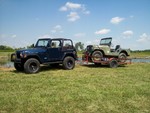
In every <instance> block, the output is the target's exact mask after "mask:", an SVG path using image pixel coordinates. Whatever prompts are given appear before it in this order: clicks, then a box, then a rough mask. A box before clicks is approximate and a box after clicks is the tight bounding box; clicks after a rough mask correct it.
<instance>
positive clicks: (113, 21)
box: [110, 17, 125, 24]
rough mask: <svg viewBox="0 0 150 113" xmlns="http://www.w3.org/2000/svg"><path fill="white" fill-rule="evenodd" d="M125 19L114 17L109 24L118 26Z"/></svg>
mask: <svg viewBox="0 0 150 113" xmlns="http://www.w3.org/2000/svg"><path fill="white" fill-rule="evenodd" d="M124 19H125V18H121V17H114V18H112V19H111V20H110V22H111V23H112V24H119V23H120V22H122V21H123V20H124Z"/></svg>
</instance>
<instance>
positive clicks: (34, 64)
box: [24, 58, 40, 74]
mask: <svg viewBox="0 0 150 113" xmlns="http://www.w3.org/2000/svg"><path fill="white" fill-rule="evenodd" d="M39 70H40V62H39V61H38V60H37V59H35V58H30V59H28V60H27V61H26V62H25V64H24V71H25V73H28V74H33V73H37V72H38V71H39Z"/></svg>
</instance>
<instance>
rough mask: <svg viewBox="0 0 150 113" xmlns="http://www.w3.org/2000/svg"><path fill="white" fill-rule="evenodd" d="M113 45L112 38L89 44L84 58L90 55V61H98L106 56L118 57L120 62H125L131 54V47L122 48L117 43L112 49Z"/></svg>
mask: <svg viewBox="0 0 150 113" xmlns="http://www.w3.org/2000/svg"><path fill="white" fill-rule="evenodd" d="M111 46H112V38H111V37H109V38H102V39H101V41H100V45H88V46H87V47H86V50H85V52H84V53H83V58H82V59H85V58H86V56H87V55H88V56H90V57H88V58H89V59H88V61H90V62H94V63H95V64H98V63H97V62H99V61H102V60H103V59H104V58H118V59H120V62H125V61H126V60H125V59H126V58H127V56H129V55H130V49H122V48H121V47H120V45H116V48H115V49H111Z"/></svg>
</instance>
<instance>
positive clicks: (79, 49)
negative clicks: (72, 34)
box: [75, 42, 84, 51]
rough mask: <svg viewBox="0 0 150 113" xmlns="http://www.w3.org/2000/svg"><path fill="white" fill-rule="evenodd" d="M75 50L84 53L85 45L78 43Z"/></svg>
mask: <svg viewBox="0 0 150 113" xmlns="http://www.w3.org/2000/svg"><path fill="white" fill-rule="evenodd" d="M75 48H76V50H77V51H82V50H83V49H84V44H83V43H82V42H77V43H76V44H75Z"/></svg>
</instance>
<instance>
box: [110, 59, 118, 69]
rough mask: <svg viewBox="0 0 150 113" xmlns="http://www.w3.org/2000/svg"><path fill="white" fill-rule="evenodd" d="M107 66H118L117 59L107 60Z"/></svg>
mask: <svg viewBox="0 0 150 113" xmlns="http://www.w3.org/2000/svg"><path fill="white" fill-rule="evenodd" d="M109 67H110V68H117V67H118V62H117V60H111V61H110V62H109Z"/></svg>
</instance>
